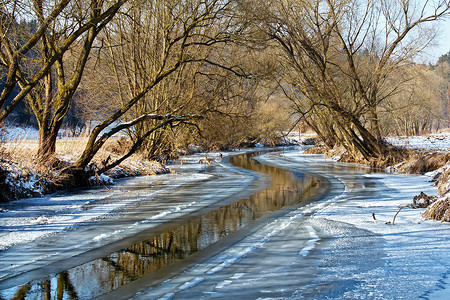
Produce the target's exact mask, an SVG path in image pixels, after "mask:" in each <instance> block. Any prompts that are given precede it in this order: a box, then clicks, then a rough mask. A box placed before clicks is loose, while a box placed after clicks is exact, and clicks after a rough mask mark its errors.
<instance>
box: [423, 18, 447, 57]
mask: <svg viewBox="0 0 450 300" xmlns="http://www.w3.org/2000/svg"><path fill="white" fill-rule="evenodd" d="M438 27H439V31H440V34H439V36H438V37H437V38H436V40H435V43H436V46H433V47H432V48H431V49H430V50H429V51H427V52H430V56H431V57H433V60H432V62H433V63H434V62H436V61H437V59H438V58H439V56H441V55H443V54H445V53H448V52H449V51H450V18H447V19H446V20H444V21H440V22H439V26H438Z"/></svg>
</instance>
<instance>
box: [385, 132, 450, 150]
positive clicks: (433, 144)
mask: <svg viewBox="0 0 450 300" xmlns="http://www.w3.org/2000/svg"><path fill="white" fill-rule="evenodd" d="M385 140H386V141H387V142H388V143H389V144H392V145H394V146H398V147H405V148H408V149H414V150H421V151H427V152H430V151H432V152H449V151H450V133H445V132H440V133H434V134H430V135H426V136H408V137H406V136H399V137H387V138H385Z"/></svg>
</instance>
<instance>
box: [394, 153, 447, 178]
mask: <svg viewBox="0 0 450 300" xmlns="http://www.w3.org/2000/svg"><path fill="white" fill-rule="evenodd" d="M409 151H410V154H409V156H408V158H407V159H406V160H405V161H404V163H403V165H402V166H401V167H400V168H399V172H401V173H407V174H424V173H427V172H431V171H434V170H437V169H439V168H441V167H443V166H445V165H446V164H447V163H448V161H449V160H450V153H425V154H424V153H423V152H418V151H412V150H409Z"/></svg>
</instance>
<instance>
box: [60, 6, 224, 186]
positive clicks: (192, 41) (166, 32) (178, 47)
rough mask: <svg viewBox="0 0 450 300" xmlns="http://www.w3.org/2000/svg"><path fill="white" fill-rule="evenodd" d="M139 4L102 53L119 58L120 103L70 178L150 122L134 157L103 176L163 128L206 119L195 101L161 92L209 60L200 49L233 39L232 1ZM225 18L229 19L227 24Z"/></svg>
mask: <svg viewBox="0 0 450 300" xmlns="http://www.w3.org/2000/svg"><path fill="white" fill-rule="evenodd" d="M135 3H136V6H135V7H133V8H130V9H139V10H143V12H142V11H141V12H133V13H131V11H129V12H127V14H126V15H125V14H124V15H122V16H121V18H125V19H120V20H118V21H117V23H114V24H112V25H111V28H108V30H109V31H108V35H105V37H104V43H105V44H104V46H105V47H104V48H103V49H102V51H105V55H109V58H115V60H114V61H111V60H110V61H109V66H110V67H112V68H113V71H114V74H115V75H114V76H113V77H111V78H110V80H111V81H112V82H115V83H116V84H117V92H118V97H117V100H118V103H119V104H118V106H117V107H116V109H115V110H114V111H113V112H112V113H111V114H109V115H107V116H105V118H104V119H103V120H102V121H101V122H100V123H99V124H98V125H97V126H95V127H94V128H93V130H92V132H91V134H90V136H89V138H88V141H87V144H86V147H85V150H84V152H83V154H82V155H81V156H80V158H79V159H78V160H77V162H75V163H74V164H73V165H71V166H70V167H69V168H67V169H66V170H65V173H66V174H72V175H74V174H84V172H85V168H86V167H87V166H88V165H89V163H90V161H91V160H92V158H93V157H94V156H95V154H96V153H97V152H98V150H99V149H100V148H101V147H102V146H103V145H104V143H105V142H106V141H107V140H108V139H109V138H111V137H112V136H113V135H115V134H117V133H119V132H123V131H125V130H131V129H132V128H136V127H137V126H140V125H141V124H143V122H147V126H148V127H147V128H146V129H145V130H144V131H142V133H141V134H140V135H139V136H137V138H136V139H135V140H134V141H133V145H132V146H131V147H130V149H129V151H128V153H126V154H125V155H123V156H122V157H121V158H119V159H118V160H116V161H112V162H110V163H109V164H108V165H105V166H104V167H102V168H101V169H100V170H99V171H98V172H100V173H101V172H105V171H107V170H109V169H111V168H113V167H114V166H116V165H118V164H119V163H121V162H122V161H123V160H125V159H126V158H128V157H129V156H130V155H132V154H133V153H134V152H135V151H137V149H139V148H140V147H141V146H142V144H143V143H144V142H145V141H146V140H147V139H148V138H149V137H150V136H151V135H152V134H154V133H155V132H158V131H159V130H160V129H162V128H166V127H174V126H178V125H181V124H186V123H191V122H192V121H193V120H195V119H199V118H201V117H202V116H201V115H200V114H199V113H198V111H195V110H191V109H190V107H189V105H187V103H189V99H188V100H186V99H183V101H179V98H177V97H176V98H175V100H174V98H170V97H169V98H164V97H162V98H161V97H160V96H161V95H159V93H158V92H157V91H158V88H164V87H163V85H165V84H167V85H168V86H172V87H173V86H174V85H172V83H171V81H176V80H177V76H176V75H178V74H177V72H178V71H180V70H182V68H184V66H186V65H187V64H189V65H192V64H196V63H199V64H204V63H205V62H206V57H205V53H208V51H206V52H204V51H199V48H209V47H211V46H213V45H215V44H217V43H221V42H224V41H225V40H228V39H229V35H230V33H229V30H230V29H231V28H230V26H231V23H232V22H230V19H229V9H230V8H231V2H228V1H219V0H208V1H204V0H190V1H181V0H172V1H163V2H158V3H149V2H147V1H142V2H141V3H139V2H135ZM127 18H129V19H127ZM225 19H227V20H228V21H227V22H224V20H225ZM133 26H136V27H133ZM130 29H131V30H132V31H131V34H130V35H127V34H126V33H125V32H126V31H128V30H130ZM147 35H150V37H149V36H147ZM140 41H142V42H143V43H144V47H142V48H139V47H137V46H138V45H139V42H140ZM121 47H124V48H121ZM148 47H150V49H148ZM146 55H150V58H146V57H145V56H146ZM182 74H183V73H181V75H182ZM162 95H163V96H164V93H162ZM139 106H141V107H140V108H139V109H138V107H139ZM75 177H76V176H72V178H75Z"/></svg>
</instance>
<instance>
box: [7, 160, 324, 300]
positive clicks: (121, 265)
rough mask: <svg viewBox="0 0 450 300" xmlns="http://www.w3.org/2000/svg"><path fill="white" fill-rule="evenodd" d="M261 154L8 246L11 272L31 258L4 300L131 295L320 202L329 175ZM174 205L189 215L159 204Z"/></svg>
mask: <svg viewBox="0 0 450 300" xmlns="http://www.w3.org/2000/svg"><path fill="white" fill-rule="evenodd" d="M258 154H261V153H256V152H255V153H250V154H239V155H236V156H232V157H231V158H230V161H229V163H231V165H232V166H233V167H231V168H224V167H223V164H228V161H223V162H221V163H220V164H219V163H213V164H212V165H211V166H205V167H204V168H203V169H202V170H201V171H202V172H205V173H208V174H211V175H212V176H211V177H208V179H206V180H204V181H202V182H197V183H195V184H191V185H187V186H184V187H182V188H180V189H177V190H175V191H173V192H171V193H166V194H163V195H160V196H158V197H156V199H155V198H153V197H152V198H151V199H148V201H146V200H143V201H140V202H139V203H138V204H135V205H133V206H132V207H128V208H127V209H126V210H125V211H121V212H117V213H116V214H115V216H114V217H112V218H107V219H105V220H103V221H101V222H95V223H92V224H91V223H88V224H83V226H81V227H79V228H77V229H76V230H72V231H69V232H65V233H62V234H58V235H56V236H51V237H48V238H45V239H43V240H40V241H38V242H36V243H31V244H27V245H25V246H16V247H12V248H10V249H8V250H7V251H3V252H2V253H0V257H1V260H2V262H3V266H4V267H5V269H8V267H7V266H6V265H7V264H8V263H10V264H11V266H13V265H14V263H15V262H17V261H20V260H24V261H27V260H28V261H29V263H27V264H22V265H20V264H19V265H18V267H16V268H13V269H12V270H11V272H10V274H9V275H7V276H4V278H3V279H2V280H1V281H0V289H1V290H3V291H4V292H2V294H0V295H2V296H1V298H4V299H6V298H10V299H39V298H42V299H44V298H46V299H66V298H68V299H92V298H95V297H99V296H102V295H105V294H106V295H107V294H108V293H111V292H113V291H116V290H120V291H122V292H119V293H118V294H117V295H119V294H120V293H123V296H122V297H129V296H130V293H133V292H134V290H131V289H130V288H127V285H130V284H131V283H134V285H136V284H138V285H139V287H140V288H141V287H142V286H150V287H151V286H154V285H157V284H159V283H161V282H163V281H164V280H166V279H167V278H169V277H170V276H173V274H176V273H178V272H181V271H182V270H184V269H186V268H187V267H188V266H190V265H192V264H195V263H197V262H198V261H201V260H204V259H205V258H207V257H211V256H212V255H213V254H216V253H220V252H221V251H222V250H224V249H227V248H229V247H230V245H232V244H234V243H236V241H239V240H242V238H244V237H245V236H247V235H249V234H251V233H252V232H254V231H255V230H256V229H257V228H260V227H261V226H262V225H264V224H266V223H267V222H269V220H273V219H276V217H277V216H278V215H280V214H285V213H286V212H287V211H289V210H292V209H293V208H295V207H297V206H298V205H304V204H305V203H308V202H309V201H313V200H314V199H315V197H317V196H319V195H320V194H322V193H324V192H325V190H326V189H327V187H328V184H327V181H326V180H325V179H324V178H319V177H318V176H315V175H312V174H310V173H307V172H295V171H292V170H287V169H283V168H279V167H276V166H273V165H269V164H263V163H260V162H258V161H257V160H255V159H253V158H252V157H253V156H256V155H258ZM225 160H228V159H227V158H226V159H225ZM222 163H223V164H222ZM181 168H183V167H181ZM184 171H186V168H184ZM226 173H230V174H226ZM153 188H157V187H154V186H153ZM146 189H148V186H146V185H145V183H143V182H142V181H136V182H135V183H133V184H131V185H127V190H128V191H134V192H136V191H140V193H141V197H142V190H143V191H145V190H146ZM120 197H121V198H126V197H127V193H125V194H124V195H120ZM200 198H203V199H201V200H200ZM200 203H201V204H200ZM168 204H172V207H176V208H177V209H178V211H179V212H181V211H183V210H186V213H184V214H181V213H180V214H179V216H175V217H173V216H171V218H163V217H167V212H168V211H167V210H164V209H161V207H160V205H163V206H166V207H167V205H168ZM188 208H189V209H188ZM86 209H88V208H86ZM158 209H159V210H158ZM175 210H176V209H175ZM173 211H174V209H172V210H171V211H169V212H173ZM148 216H150V218H149V217H148ZM158 216H159V217H162V218H158ZM137 224H141V225H143V226H133V225H137ZM145 225H146V226H145ZM149 225H150V226H149ZM124 228H127V229H128V231H129V232H126V230H124ZM130 228H133V229H132V230H131V229H130ZM113 229H114V231H113ZM124 231H125V233H123V232H124ZM93 232H95V233H93ZM110 232H113V233H116V234H115V235H117V236H114V234H109V235H108V233H110ZM118 233H121V235H119V234H118ZM99 236H100V237H102V236H103V237H104V239H102V240H105V241H103V244H102V245H101V247H98V245H96V244H95V243H94V244H93V243H92V242H86V240H87V241H92V240H94V241H98V240H99V238H98V237H99ZM92 237H93V238H92ZM108 237H109V238H108ZM119 237H120V238H119ZM136 282H138V283H136Z"/></svg>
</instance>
